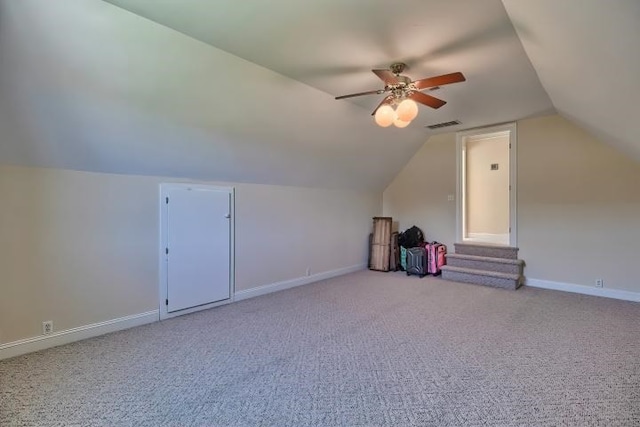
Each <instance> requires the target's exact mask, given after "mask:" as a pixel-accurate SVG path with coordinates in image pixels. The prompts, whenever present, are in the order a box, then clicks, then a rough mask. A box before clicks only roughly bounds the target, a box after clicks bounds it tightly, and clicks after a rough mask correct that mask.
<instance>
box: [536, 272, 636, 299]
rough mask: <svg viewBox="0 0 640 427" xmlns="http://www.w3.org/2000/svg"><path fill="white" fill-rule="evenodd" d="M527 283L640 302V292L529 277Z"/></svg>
mask: <svg viewBox="0 0 640 427" xmlns="http://www.w3.org/2000/svg"><path fill="white" fill-rule="evenodd" d="M525 285H526V286H530V287H532V288H542V289H553V290H555V291H564V292H573V293H576V294H584V295H593V296H597V297H605V298H614V299H621V300H625V301H633V302H640V292H631V291H623V290H620V289H609V288H595V287H592V286H584V285H576V284H573V283H562V282H552V281H550V280H540V279H529V278H527V279H526V280H525Z"/></svg>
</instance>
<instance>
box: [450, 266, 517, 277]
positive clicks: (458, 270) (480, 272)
mask: <svg viewBox="0 0 640 427" xmlns="http://www.w3.org/2000/svg"><path fill="white" fill-rule="evenodd" d="M442 270H443V271H452V272H456V273H468V274H477V275H479V276H491V277H499V278H502V279H513V280H518V279H520V277H521V275H520V274H513V273H500V272H498V271H489V270H477V269H475V268H463V267H453V266H451V265H443V266H442Z"/></svg>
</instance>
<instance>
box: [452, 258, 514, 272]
mask: <svg viewBox="0 0 640 427" xmlns="http://www.w3.org/2000/svg"><path fill="white" fill-rule="evenodd" d="M447 265H449V266H452V267H460V268H470V269H473V270H486V271H496V272H499V273H511V274H519V275H522V269H523V267H524V261H523V260H521V259H507V258H492V257H485V256H476V255H464V254H458V253H454V254H447Z"/></svg>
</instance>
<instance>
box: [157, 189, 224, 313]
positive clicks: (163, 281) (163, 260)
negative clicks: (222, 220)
mask: <svg viewBox="0 0 640 427" xmlns="http://www.w3.org/2000/svg"><path fill="white" fill-rule="evenodd" d="M187 188H192V189H202V190H211V191H220V192H224V193H228V194H229V214H230V216H231V217H230V218H229V299H225V300H222V301H217V302H213V303H210V304H204V305H199V306H197V307H192V308H186V309H184V310H179V311H175V312H171V313H169V311H168V310H167V304H166V301H167V291H168V286H169V283H168V275H167V253H166V248H167V214H168V204H167V197H168V195H169V192H170V191H171V190H174V189H187ZM158 202H159V208H160V242H159V243H160V245H159V248H158V260H159V267H160V274H159V281H158V290H159V293H158V295H159V297H160V299H159V301H158V309H159V310H158V311H159V313H160V315H159V320H163V319H168V318H171V317H175V316H181V315H183V314H188V313H193V312H196V311H200V310H206V309H208V308H213V307H217V306H219V305H225V304H229V303H230V302H232V301H233V299H234V295H235V287H236V286H235V283H236V275H235V234H236V233H235V217H236V215H235V205H236V203H235V188H234V187H223V186H217V185H207V184H190V183H180V184H177V183H161V184H160V198H159V200H158Z"/></svg>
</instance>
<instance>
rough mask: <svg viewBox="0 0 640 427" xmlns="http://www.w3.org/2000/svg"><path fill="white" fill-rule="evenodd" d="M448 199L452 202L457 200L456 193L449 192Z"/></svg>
mask: <svg viewBox="0 0 640 427" xmlns="http://www.w3.org/2000/svg"><path fill="white" fill-rule="evenodd" d="M447 200H448V201H450V202H453V201H454V200H455V197H454V195H453V194H449V195H448V196H447Z"/></svg>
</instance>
